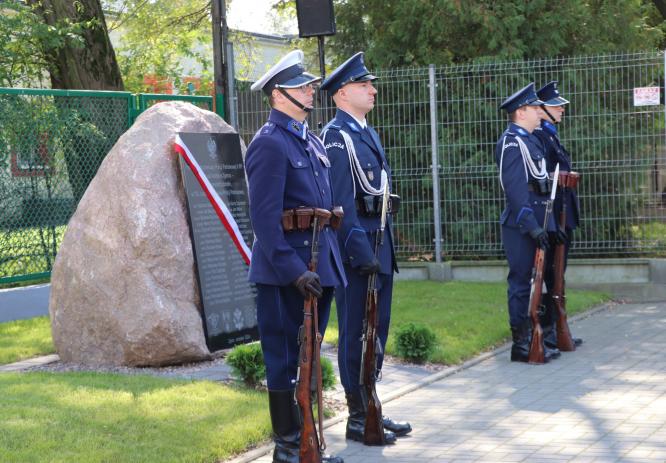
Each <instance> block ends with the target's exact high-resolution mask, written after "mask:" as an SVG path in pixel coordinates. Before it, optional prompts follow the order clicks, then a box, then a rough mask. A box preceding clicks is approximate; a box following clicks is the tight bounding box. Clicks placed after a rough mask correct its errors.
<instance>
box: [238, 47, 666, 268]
mask: <svg viewBox="0 0 666 463" xmlns="http://www.w3.org/2000/svg"><path fill="white" fill-rule="evenodd" d="M429 71H430V72H429ZM375 74H376V75H378V76H379V77H380V79H379V80H378V81H377V82H376V86H377V88H378V91H379V94H378V97H377V105H376V107H375V109H374V110H373V111H372V112H371V113H370V114H369V115H368V119H369V121H370V123H371V124H373V125H374V126H375V127H376V128H377V130H378V132H379V134H380V136H381V137H382V142H383V144H384V148H385V150H386V153H387V156H388V158H389V162H390V164H391V166H392V169H393V173H394V185H395V189H396V191H397V193H398V194H399V195H400V196H401V197H402V207H401V211H400V214H399V215H398V217H397V218H396V221H395V224H396V236H397V251H398V254H399V256H400V257H401V258H402V259H409V260H432V259H437V254H440V258H464V259H476V258H496V257H502V256H503V251H502V245H501V241H500V227H499V223H498V219H499V216H500V213H501V211H502V209H503V208H504V195H503V193H502V191H501V189H500V185H499V181H498V178H497V167H496V165H495V159H494V148H495V144H496V142H497V139H498V138H499V136H500V134H501V133H502V131H503V130H504V128H505V127H506V125H507V118H506V115H505V114H504V113H501V112H500V111H499V110H498V107H499V105H500V103H501V102H502V101H503V99H504V98H506V96H508V95H510V94H511V93H513V92H514V91H515V90H517V89H518V88H521V87H522V86H524V85H525V84H527V83H528V82H531V81H535V82H536V83H537V85H538V86H540V85H543V84H545V83H547V82H549V81H550V80H558V81H559V82H560V85H559V88H560V90H561V92H562V94H563V95H565V96H566V98H567V99H569V100H570V102H571V104H570V105H569V106H567V114H566V115H565V118H564V121H563V123H562V126H561V137H562V141H563V143H564V145H565V146H566V147H567V149H568V150H569V151H570V153H571V155H572V159H573V166H574V168H575V169H576V170H577V171H580V172H581V173H582V174H583V181H582V185H581V187H580V191H579V197H580V200H581V210H582V223H581V227H580V229H579V230H578V231H577V232H576V240H575V241H576V243H575V246H574V248H573V250H572V254H573V255H576V256H627V255H650V256H656V255H661V254H663V253H664V251H666V233H665V232H666V226H665V225H664V219H665V218H666V208H665V206H666V188H665V187H666V169H665V167H666V165H665V163H666V159H665V158H666V153H664V138H665V136H666V134H665V132H664V106H663V105H655V106H645V107H634V106H633V89H634V88H635V87H648V86H657V87H660V88H661V89H662V90H663V89H664V83H663V75H664V55H663V53H661V52H654V53H652V52H651V53H636V54H625V55H604V56H584V57H574V58H562V59H543V60H531V61H507V62H499V63H487V64H474V65H454V66H442V67H434V66H431V68H430V69H429V68H412V69H397V70H385V71H378V72H375ZM431 90H432V92H431ZM238 97H239V126H240V132H241V134H242V135H243V136H244V137H245V140H246V142H249V141H250V139H251V137H252V135H254V133H255V132H256V130H258V129H259V127H261V125H262V124H263V123H264V122H265V120H266V117H267V115H268V106H267V104H266V103H265V102H263V101H262V97H261V95H260V94H259V93H250V92H249V91H241V92H239V93H238ZM331 115H332V108H331V105H330V102H326V104H325V105H324V108H323V110H320V111H319V112H317V113H315V114H314V115H313V116H312V117H311V118H310V121H309V122H310V126H311V127H316V124H317V122H318V121H319V120H321V119H322V118H323V119H324V120H325V119H326V117H329V118H330V117H331ZM433 147H434V150H435V156H434V158H435V160H436V162H435V163H433ZM433 164H434V171H433ZM433 178H435V179H437V180H436V181H433ZM435 198H438V199H437V200H436V199H435ZM436 222H437V223H436ZM437 240H440V242H439V246H438V243H437Z"/></svg>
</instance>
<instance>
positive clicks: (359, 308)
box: [335, 264, 393, 393]
mask: <svg viewBox="0 0 666 463" xmlns="http://www.w3.org/2000/svg"><path fill="white" fill-rule="evenodd" d="M344 268H345V273H346V275H347V282H348V284H347V287H346V288H345V287H342V286H338V287H337V288H336V289H335V305H336V308H337V312H338V329H339V338H338V366H339V368H340V381H341V382H342V385H343V387H344V389H345V392H347V393H351V392H354V391H356V390H357V389H358V387H359V375H360V371H361V355H362V347H361V346H362V342H361V335H362V331H363V320H364V319H365V301H366V295H367V291H368V276H367V275H361V274H360V273H359V272H358V270H357V269H354V268H352V267H351V266H350V265H348V264H345V265H344ZM377 288H378V302H377V303H378V307H377V309H378V311H379V327H378V329H377V335H378V337H379V340H380V341H381V345H382V350H383V348H384V347H385V346H386V339H387V337H388V330H389V323H390V321H391V299H392V298H393V274H392V273H391V274H383V273H380V274H378V275H377ZM383 361H384V355H383V354H379V355H378V356H377V367H378V368H379V369H381V367H382V363H383Z"/></svg>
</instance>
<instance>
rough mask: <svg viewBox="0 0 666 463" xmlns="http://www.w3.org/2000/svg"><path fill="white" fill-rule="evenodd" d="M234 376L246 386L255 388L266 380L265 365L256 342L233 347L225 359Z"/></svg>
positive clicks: (259, 346)
mask: <svg viewBox="0 0 666 463" xmlns="http://www.w3.org/2000/svg"><path fill="white" fill-rule="evenodd" d="M226 361H227V363H228V364H229V366H230V367H231V371H232V372H233V374H234V376H236V377H237V378H239V379H241V380H243V381H244V382H245V384H247V385H248V386H257V385H259V384H260V383H261V381H262V380H263V379H264V378H266V365H265V364H264V354H263V353H262V352H261V345H260V344H259V343H258V342H252V343H250V344H242V345H239V346H236V347H234V348H233V349H231V352H229V355H227V358H226Z"/></svg>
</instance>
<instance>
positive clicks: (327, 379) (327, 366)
mask: <svg viewBox="0 0 666 463" xmlns="http://www.w3.org/2000/svg"><path fill="white" fill-rule="evenodd" d="M335 381H336V379H335V370H334V369H333V362H331V361H330V360H329V359H328V358H326V357H322V358H321V383H322V387H323V388H324V390H325V391H329V390H331V389H333V388H334V387H335Z"/></svg>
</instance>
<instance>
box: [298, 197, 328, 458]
mask: <svg viewBox="0 0 666 463" xmlns="http://www.w3.org/2000/svg"><path fill="white" fill-rule="evenodd" d="M330 216H331V213H330V212H329V211H327V210H325V209H315V210H314V214H313V217H314V219H313V226H312V252H311V259H310V262H309V264H308V270H310V271H311V272H316V271H317V261H318V256H319V232H320V231H321V229H322V228H323V227H322V226H321V224H323V223H325V222H326V219H327V218H330ZM317 304H318V299H317V298H316V297H314V296H313V295H312V294H309V293H308V295H307V296H306V297H305V300H304V303H303V325H301V327H300V329H299V333H298V341H299V344H300V350H299V354H298V374H297V377H296V383H297V384H296V402H297V403H298V407H299V408H300V411H301V441H300V448H299V462H300V463H321V452H322V451H323V450H324V449H325V448H326V443H325V441H324V433H323V427H322V422H323V418H322V416H323V415H322V413H323V404H322V387H321V381H322V380H321V362H320V347H321V346H320V343H321V334H320V333H319V316H318V307H317ZM313 371H315V372H316V374H317V400H318V413H319V435H317V428H316V426H315V419H314V414H313V413H312V391H311V388H312V372H313Z"/></svg>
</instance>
